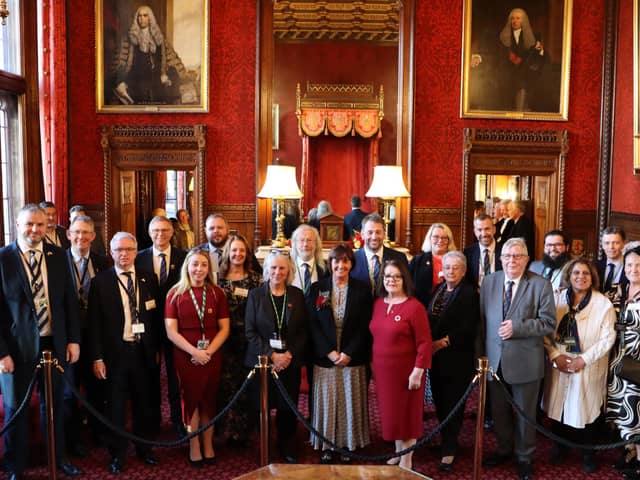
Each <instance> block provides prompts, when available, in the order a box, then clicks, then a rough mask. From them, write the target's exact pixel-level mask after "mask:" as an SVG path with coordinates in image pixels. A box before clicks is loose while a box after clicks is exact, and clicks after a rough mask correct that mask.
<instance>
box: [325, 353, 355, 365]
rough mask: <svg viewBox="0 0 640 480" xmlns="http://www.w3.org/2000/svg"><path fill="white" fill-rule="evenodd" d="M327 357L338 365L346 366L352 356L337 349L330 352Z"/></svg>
mask: <svg viewBox="0 0 640 480" xmlns="http://www.w3.org/2000/svg"><path fill="white" fill-rule="evenodd" d="M327 358H328V359H329V360H331V361H332V362H333V364H334V365H336V366H338V367H346V366H347V365H349V363H350V362H351V357H350V356H349V355H347V354H346V353H344V352H340V353H338V352H337V351H336V350H333V351H331V352H329V354H328V355H327Z"/></svg>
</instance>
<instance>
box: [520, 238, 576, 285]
mask: <svg viewBox="0 0 640 480" xmlns="http://www.w3.org/2000/svg"><path fill="white" fill-rule="evenodd" d="M569 260H571V256H570V255H569V239H568V238H567V236H566V235H565V234H564V232H563V231H562V230H550V231H548V232H547V233H545V235H544V255H543V256H542V260H536V261H535V262H531V265H529V270H530V271H532V272H533V273H537V274H538V275H540V276H542V277H544V278H546V279H547V280H549V281H550V282H551V286H552V287H553V291H554V292H557V291H558V290H560V288H561V286H562V285H561V283H562V267H564V265H565V264H566V263H567V262H568V261H569Z"/></svg>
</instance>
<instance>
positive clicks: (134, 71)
mask: <svg viewBox="0 0 640 480" xmlns="http://www.w3.org/2000/svg"><path fill="white" fill-rule="evenodd" d="M95 9H96V109H97V111H98V112H101V113H124V112H129V113H163V112H207V111H208V109H209V98H208V85H209V0H95Z"/></svg>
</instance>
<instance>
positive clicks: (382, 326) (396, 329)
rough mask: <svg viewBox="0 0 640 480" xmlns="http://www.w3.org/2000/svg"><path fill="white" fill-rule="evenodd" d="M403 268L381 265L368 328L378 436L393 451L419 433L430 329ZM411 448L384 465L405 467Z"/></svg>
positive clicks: (407, 444) (409, 443)
mask: <svg viewBox="0 0 640 480" xmlns="http://www.w3.org/2000/svg"><path fill="white" fill-rule="evenodd" d="M412 294H413V287H412V285H411V277H410V275H409V270H408V269H407V267H406V266H405V265H404V264H403V263H400V262H396V261H395V260H391V261H388V262H386V263H385V264H384V270H383V282H382V284H381V286H380V292H379V298H378V299H377V300H376V302H375V304H374V306H373V318H372V319H371V324H370V325H369V329H370V330H371V334H372V335H373V373H374V378H375V382H376V390H377V393H378V407H379V409H380V419H381V420H382V437H383V438H384V439H385V440H387V441H390V440H394V441H395V448H396V452H399V451H401V450H404V449H406V448H409V447H411V446H412V445H414V444H415V443H416V440H417V439H418V437H420V436H421V435H422V432H423V428H422V411H423V394H422V392H424V383H425V370H426V369H427V368H429V367H430V366H431V332H430V330H429V321H428V320H427V312H426V311H425V308H424V306H423V305H422V304H421V303H420V302H419V301H418V300H417V299H416V298H415V297H413V296H412ZM412 456H413V452H410V453H407V454H404V455H402V456H401V457H400V458H399V459H398V458H397V457H396V458H392V459H390V460H389V461H388V462H387V463H389V464H391V465H395V464H400V466H401V467H404V468H408V469H410V468H411V466H412V463H411V459H412Z"/></svg>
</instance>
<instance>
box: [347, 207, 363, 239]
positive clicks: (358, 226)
mask: <svg viewBox="0 0 640 480" xmlns="http://www.w3.org/2000/svg"><path fill="white" fill-rule="evenodd" d="M366 216H367V213H366V212H363V211H362V210H361V209H360V208H353V209H352V210H351V211H350V212H349V213H347V214H346V215H345V216H344V235H343V240H349V239H350V238H351V237H353V231H354V230H357V231H358V232H359V231H360V230H362V219H363V218H364V217H366Z"/></svg>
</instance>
